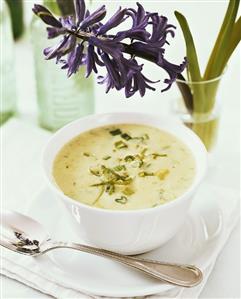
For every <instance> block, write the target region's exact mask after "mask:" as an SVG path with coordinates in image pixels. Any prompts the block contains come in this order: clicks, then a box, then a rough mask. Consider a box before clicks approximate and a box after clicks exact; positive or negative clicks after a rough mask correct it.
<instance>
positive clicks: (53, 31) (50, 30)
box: [46, 27, 67, 39]
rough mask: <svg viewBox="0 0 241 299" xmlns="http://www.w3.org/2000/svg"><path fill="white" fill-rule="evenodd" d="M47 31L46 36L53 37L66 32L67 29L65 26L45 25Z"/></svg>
mask: <svg viewBox="0 0 241 299" xmlns="http://www.w3.org/2000/svg"><path fill="white" fill-rule="evenodd" d="M46 30H47V32H48V38H49V39H51V38H55V37H57V36H60V35H62V34H66V33H67V30H66V29H65V28H63V27H62V28H56V27H47V28H46Z"/></svg>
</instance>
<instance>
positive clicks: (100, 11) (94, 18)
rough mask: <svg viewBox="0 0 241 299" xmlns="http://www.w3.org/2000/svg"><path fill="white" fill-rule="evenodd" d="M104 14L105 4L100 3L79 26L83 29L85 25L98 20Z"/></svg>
mask: <svg viewBox="0 0 241 299" xmlns="http://www.w3.org/2000/svg"><path fill="white" fill-rule="evenodd" d="M105 15H106V9H105V5H102V6H101V7H100V8H98V9H97V10H96V11H94V12H93V13H92V14H90V15H89V16H88V17H86V18H85V19H84V20H83V21H82V23H81V24H80V28H81V29H82V30H85V29H86V28H87V27H89V26H91V25H93V24H95V23H98V22H100V21H101V20H102V19H103V18H104V17H105Z"/></svg>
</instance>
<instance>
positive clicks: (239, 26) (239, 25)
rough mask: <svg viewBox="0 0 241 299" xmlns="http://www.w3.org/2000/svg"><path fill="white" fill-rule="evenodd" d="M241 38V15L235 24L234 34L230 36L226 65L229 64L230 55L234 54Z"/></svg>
mask: <svg viewBox="0 0 241 299" xmlns="http://www.w3.org/2000/svg"><path fill="white" fill-rule="evenodd" d="M240 39H241V17H239V19H238V21H237V22H236V23H235V24H234V26H233V31H232V35H231V38H230V43H229V45H228V50H227V55H226V58H225V59H226V62H225V65H226V64H227V62H228V60H229V58H230V56H231V55H232V54H233V51H234V50H235V48H236V47H237V45H238V44H239V42H240ZM224 67H225V66H224Z"/></svg>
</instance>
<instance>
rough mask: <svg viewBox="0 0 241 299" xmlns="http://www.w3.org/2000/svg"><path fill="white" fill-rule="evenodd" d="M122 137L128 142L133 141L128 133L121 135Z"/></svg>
mask: <svg viewBox="0 0 241 299" xmlns="http://www.w3.org/2000/svg"><path fill="white" fill-rule="evenodd" d="M121 137H122V138H123V139H125V140H127V141H128V140H130V139H131V136H130V135H128V134H127V133H122V134H121Z"/></svg>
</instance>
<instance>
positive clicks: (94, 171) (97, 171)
mask: <svg viewBox="0 0 241 299" xmlns="http://www.w3.org/2000/svg"><path fill="white" fill-rule="evenodd" d="M89 171H90V173H91V174H93V175H95V176H100V175H101V174H100V170H99V169H98V168H91V167H90V168H89Z"/></svg>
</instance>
